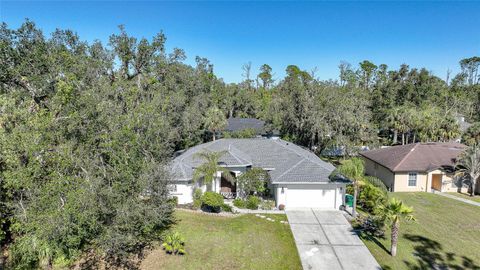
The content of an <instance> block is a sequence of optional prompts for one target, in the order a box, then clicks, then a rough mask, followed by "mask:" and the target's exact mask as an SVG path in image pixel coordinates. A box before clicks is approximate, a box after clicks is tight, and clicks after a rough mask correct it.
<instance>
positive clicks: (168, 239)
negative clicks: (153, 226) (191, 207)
mask: <svg viewBox="0 0 480 270" xmlns="http://www.w3.org/2000/svg"><path fill="white" fill-rule="evenodd" d="M162 247H163V249H164V250H165V251H166V252H167V253H168V254H173V255H177V254H178V255H183V254H185V240H184V238H183V236H182V235H181V234H180V233H178V232H174V233H169V234H167V235H166V236H165V240H164V242H163V244H162Z"/></svg>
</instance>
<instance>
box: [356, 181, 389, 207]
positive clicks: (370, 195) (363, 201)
mask: <svg viewBox="0 0 480 270" xmlns="http://www.w3.org/2000/svg"><path fill="white" fill-rule="evenodd" d="M386 200H387V196H386V194H385V192H384V191H383V190H381V189H379V188H377V187H375V186H373V185H371V184H366V185H364V186H363V187H362V189H361V190H360V195H359V198H358V204H359V205H360V206H361V207H362V209H363V210H365V211H367V212H369V213H373V210H374V209H375V207H376V206H377V205H380V204H382V203H385V201H386Z"/></svg>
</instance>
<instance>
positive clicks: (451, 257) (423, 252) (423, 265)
mask: <svg viewBox="0 0 480 270" xmlns="http://www.w3.org/2000/svg"><path fill="white" fill-rule="evenodd" d="M404 238H405V239H407V240H409V241H411V242H413V243H414V244H415V246H414V248H413V249H414V254H413V255H414V256H415V258H416V263H412V262H409V261H404V263H405V264H406V265H407V267H408V269H413V270H420V269H422V270H423V269H454V270H456V269H458V270H460V269H471V270H480V265H478V264H477V263H475V262H474V261H473V260H472V259H470V258H468V257H465V256H459V255H456V254H455V253H452V252H444V251H443V247H442V245H441V244H440V243H439V242H437V241H435V240H432V239H429V238H426V237H424V236H421V235H413V234H406V235H405V236H404Z"/></svg>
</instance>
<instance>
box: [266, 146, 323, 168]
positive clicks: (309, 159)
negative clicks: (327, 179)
mask: <svg viewBox="0 0 480 270" xmlns="http://www.w3.org/2000/svg"><path fill="white" fill-rule="evenodd" d="M273 141H274V142H275V143H277V144H279V145H280V146H282V147H283V148H285V149H287V150H290V151H292V152H294V153H295V154H297V155H299V156H300V157H302V158H303V159H304V160H305V159H306V160H308V161H310V162H313V163H315V164H317V165H320V166H322V167H323V168H324V169H327V170H328V169H330V168H327V167H326V166H325V165H326V163H325V162H323V160H321V159H320V160H313V159H311V158H310V157H308V156H305V155H303V154H301V153H299V152H297V151H295V150H294V149H290V148H287V147H286V146H285V145H282V144H281V143H280V142H278V141H283V142H286V143H288V142H287V141H284V140H282V139H278V140H273ZM293 145H295V146H296V147H299V148H301V149H303V150H305V151H308V152H310V150H309V149H304V148H302V147H301V146H299V145H296V144H293ZM312 154H314V155H315V153H313V152H312ZM315 156H317V155H315Z"/></svg>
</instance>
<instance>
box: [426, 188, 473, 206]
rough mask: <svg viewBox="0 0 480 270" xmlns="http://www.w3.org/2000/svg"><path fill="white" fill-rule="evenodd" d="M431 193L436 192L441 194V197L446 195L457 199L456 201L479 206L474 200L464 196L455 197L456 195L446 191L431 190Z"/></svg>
mask: <svg viewBox="0 0 480 270" xmlns="http://www.w3.org/2000/svg"><path fill="white" fill-rule="evenodd" d="M433 193H434V194H437V195H440V196H443V197H447V198H450V199H454V200H457V201H461V202H464V203H468V204H471V205H476V206H480V203H479V202H474V201H472V200H469V199H464V198H460V197H457V196H453V195H450V194H448V193H444V192H438V191H433Z"/></svg>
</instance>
